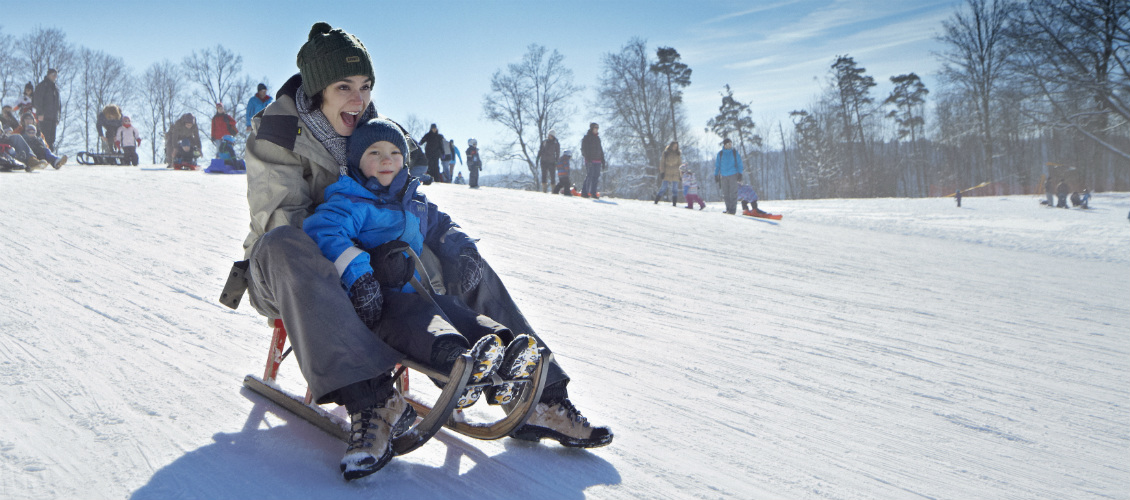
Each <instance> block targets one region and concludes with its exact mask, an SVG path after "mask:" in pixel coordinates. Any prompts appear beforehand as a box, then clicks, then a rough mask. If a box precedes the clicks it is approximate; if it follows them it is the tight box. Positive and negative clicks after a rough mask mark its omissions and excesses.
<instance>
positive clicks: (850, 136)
mask: <svg viewBox="0 0 1130 500" xmlns="http://www.w3.org/2000/svg"><path fill="white" fill-rule="evenodd" d="M939 40H940V41H941V42H942V45H943V47H944V49H943V50H942V51H941V52H940V53H938V54H934V56H935V57H936V58H937V59H938V61H939V63H940V69H939V71H938V75H939V77H940V78H939V80H940V82H941V83H940V86H939V88H937V89H928V88H926V86H925V84H924V83H923V82H922V80H921V78H920V77H919V76H918V75H916V74H915V73H905V74H900V75H893V76H890V77H889V78H890V81H891V83H892V84H893V86H894V87H893V90H892V91H891V92H890V94H888V95H886V96H876V95H874V93H873V92H872V89H873V87H875V86H876V82H875V77H874V76H872V75H869V74H868V73H867V70H866V68H864V67H862V66H861V65H860V64H859V63H858V62H857V61H856V60H855V58H853V57H852V56H850V55H848V54H843V55H836V56H835V57H834V58H832V59H831V61H830V62H831V63H830V65H829V71H828V74H827V76H826V79H825V83H824V86H823V87H822V89H821V94H820V95H819V97H818V98H816V100H815V101H814V102H811V103H808V104H807V105H805V106H803V107H801V108H798V109H796V110H795V111H793V112H791V113H790V122H791V123H787V124H782V123H780V122H778V123H774V124H771V125H769V126H767V127H758V125H757V124H756V123H755V122H754V120H753V118H752V116H753V110H754V109H756V106H757V103H755V102H741V101H740V100H738V99H736V98H735V97H734V92H735V90H737V89H734V88H732V87H731V86H730V85H728V84H727V85H725V86H724V87H723V89H722V91H721V92H720V96H721V101H720V105H719V107H718V113H717V115H715V116H714V117H713V118H711V119H710V120H709V121H708V123H706V124H705V125H706V127H705V128H704V130H705V131H706V132H707V133H708V134H712V135H713V136H716V137H717V138H718V142H717V143H714V144H702V143H701V141H700V140H699V139H698V138H696V137H695V136H694V135H693V134H691V133H690V131H691V130H693V129H695V128H696V127H697V126H698V125H697V124H691V123H688V122H687V120H686V114H685V111H684V103H683V102H682V99H681V96H682V89H684V88H686V87H687V86H689V85H690V84H691V78H690V76H691V68H690V67H689V66H687V65H686V64H685V63H683V62H682V61H681V57H680V56H679V54H678V51H677V50H675V49H674V48H672V47H662V46H661V47H657V48H656V49H655V50H654V51H652V50H651V49H649V48H648V46H647V42H646V41H645V40H642V39H640V38H632V39H631V40H629V41H628V43H627V44H625V45H624V46H623V47H621V48H620V50H619V51H616V52H610V53H607V54H605V55H604V56H603V57H602V60H601V69H600V74H599V76H598V81H597V83H596V88H595V92H594V93H595V100H594V101H593V102H592V103H591V105H592V109H591V110H590V112H592V113H593V114H594V115H595V116H596V117H597V118H596V121H600V122H602V125H603V126H602V128H601V130H602V138H603V139H604V143H605V151H606V156H607V157H609V158H610V163H611V165H612V166H611V168H610V169H609V172H608V173H607V174H606V175H605V176H602V184H603V188H604V189H603V191H606V192H609V193H614V194H615V195H617V196H620V197H626V198H636V199H650V198H651V197H652V196H653V195H654V193H655V189H656V181H655V174H656V172H657V166H658V165H659V159H660V158H661V156H662V151H663V149H664V148H665V147H666V146H667V144H668V143H669V142H671V141H673V140H676V139H679V142H680V146H681V149H682V151H683V157H684V159H685V160H686V161H687V163H688V164H689V165H693V166H694V167H695V168H696V170H697V172H698V174H699V175H698V178H699V179H700V184H701V185H702V188H704V189H705V190H706V193H705V194H706V195H707V196H709V197H711V198H714V199H717V198H718V193H717V190H716V188H715V186H714V183H713V182H704V181H705V180H708V179H712V177H713V168H714V167H713V156H714V154H715V153H716V152H717V151H718V149H719V148H720V144H721V140H722V139H723V138H726V137H729V138H731V139H732V140H733V141H734V145H735V147H736V148H737V149H738V151H739V152H740V153H741V155H742V158H743V160H744V164H745V168H746V173H747V175H748V179H750V180H751V182H752V183H753V185H754V187H755V188H757V190H758V192H759V193H761V194H762V196H763V197H768V198H827V197H886V196H907V197H921V196H938V195H942V194H953V193H954V191H955V190H958V189H962V190H966V189H970V188H973V187H975V186H983V191H980V192H982V193H992V194H1019V193H1032V192H1036V191H1040V192H1042V189H1043V186H1042V185H1041V180H1042V179H1044V178H1045V177H1047V176H1051V177H1054V178H1055V180H1056V182H1058V180H1060V179H1066V180H1068V182H1069V183H1070V184H1072V189H1073V190H1082V189H1083V188H1090V189H1091V190H1100V191H1106V190H1118V191H1127V190H1130V70H1128V66H1130V0H1031V1H1027V2H1017V1H1011V0H966V2H965V3H964V4H963V5H961V6H959V7H958V8H956V9H955V12H954V13H953V14H952V15H951V16H950V17H949V18H948V19H947V20H945V21H944V22H943V23H942V30H941V35H940V36H939ZM563 60H564V58H563V56H561V54H560V53H559V52H557V51H556V50H553V51H550V50H548V49H547V48H545V47H543V46H540V45H537V44H532V45H530V46H528V48H527V52H526V54H525V55H524V56H523V58H522V60H521V61H519V62H517V63H512V64H509V65H507V67H505V68H502V69H499V70H497V71H496V72H495V73H494V75H493V76H492V78H491V89H490V91H489V92H488V93H486V94H485V95H484V96H483V113H484V116H486V117H487V118H488V119H490V120H491V121H494V122H496V123H498V124H500V125H501V126H503V128H505V129H506V130H507V131H508V134H509V136H508V139H507V140H505V141H503V142H502V143H501V144H499V145H497V147H496V148H494V150H493V151H492V152H493V154H494V156H495V157H496V158H499V159H504V160H512V161H518V162H520V163H524V164H525V165H526V166H528V168H529V173H530V176H529V177H526V176H525V175H524V174H523V175H522V176H521V178H520V179H517V180H515V181H513V182H512V184H514V185H521V186H524V187H528V188H531V189H535V188H536V184H537V182H536V181H532V182H531V181H530V179H531V178H532V179H537V177H538V171H539V170H538V161H537V158H538V150H539V147H540V144H542V142H543V141H544V140H545V138H546V135H547V133H548V132H549V131H550V130H556V131H557V132H558V137H561V131H562V130H563V129H566V128H567V124H568V121H569V117H571V116H572V115H573V114H574V113H575V110H576V105H575V97H576V96H577V94H579V93H580V91H581V90H582V89H583V87H580V86H578V85H576V84H574V83H573V79H572V71H571V70H570V69H569V68H568V67H567V66H566V65H565V64H564V61H563ZM766 137H772V138H773V139H775V140H778V141H779V144H781V147H780V149H773V150H770V149H768V148H767V147H766V145H765V143H766V140H765V138H766ZM562 147H565V146H564V145H563V146H562ZM974 194H976V192H975V193H974Z"/></svg>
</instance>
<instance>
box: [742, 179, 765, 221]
mask: <svg viewBox="0 0 1130 500" xmlns="http://www.w3.org/2000/svg"><path fill="white" fill-rule="evenodd" d="M738 201H740V202H742V212H752V213H762V214H763V213H765V212H762V211H761V209H759V208H757V191H754V190H753V186H751V185H749V184H739V185H738Z"/></svg>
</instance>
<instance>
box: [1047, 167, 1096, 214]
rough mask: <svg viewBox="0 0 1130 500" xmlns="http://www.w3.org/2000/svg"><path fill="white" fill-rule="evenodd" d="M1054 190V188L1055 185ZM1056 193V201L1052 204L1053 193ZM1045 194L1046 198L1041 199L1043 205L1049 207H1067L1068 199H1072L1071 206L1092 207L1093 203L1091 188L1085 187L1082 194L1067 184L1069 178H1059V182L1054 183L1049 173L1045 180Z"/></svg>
mask: <svg viewBox="0 0 1130 500" xmlns="http://www.w3.org/2000/svg"><path fill="white" fill-rule="evenodd" d="M1052 186H1055V187H1054V190H1053V187H1052ZM1053 193H1054V194H1055V197H1056V202H1055V204H1054V205H1053V204H1052V194H1053ZM1044 195H1045V196H1046V199H1044V200H1040V204H1041V205H1047V206H1049V207H1052V206H1054V207H1056V208H1067V202H1068V200H1070V201H1071V206H1073V207H1079V208H1090V205H1091V190H1090V189H1088V188H1084V189H1083V192H1082V194H1080V193H1079V191H1074V192H1072V191H1071V187H1070V186H1069V185H1068V184H1067V179H1063V178H1061V179H1059V183H1058V184H1054V183H1053V181H1052V176H1051V175H1050V174H1049V175H1048V178H1047V179H1046V180H1045V181H1044Z"/></svg>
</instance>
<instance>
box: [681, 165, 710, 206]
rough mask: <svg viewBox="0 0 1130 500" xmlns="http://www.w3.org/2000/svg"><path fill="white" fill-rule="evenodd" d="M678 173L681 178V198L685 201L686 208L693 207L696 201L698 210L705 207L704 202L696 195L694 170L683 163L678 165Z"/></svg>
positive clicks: (696, 180)
mask: <svg viewBox="0 0 1130 500" xmlns="http://www.w3.org/2000/svg"><path fill="white" fill-rule="evenodd" d="M679 173H680V174H681V175H682V178H683V199H685V200H686V201H687V208H692V209H693V208H694V204H695V203H698V209H699V210H702V209H704V208H706V202H704V201H702V197H701V196H699V195H698V179H696V178H695V175H694V170H691V169H690V167H688V166H687V164H686V163H684V164H682V165H680V166H679Z"/></svg>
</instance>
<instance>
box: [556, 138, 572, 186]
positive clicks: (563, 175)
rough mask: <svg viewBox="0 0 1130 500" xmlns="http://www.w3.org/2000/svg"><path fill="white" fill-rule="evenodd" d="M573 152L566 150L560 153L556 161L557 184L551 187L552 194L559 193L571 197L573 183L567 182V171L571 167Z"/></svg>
mask: <svg viewBox="0 0 1130 500" xmlns="http://www.w3.org/2000/svg"><path fill="white" fill-rule="evenodd" d="M572 159H573V152H572V151H569V150H568V149H566V150H565V152H564V153H561V159H560V160H558V161H557V167H556V168H557V184H554V185H553V194H557V193H558V192H560V193H561V194H563V195H565V196H573V183H572V182H570V181H569V171H570V169H571V167H572V165H571V163H572V162H571V161H570V160H572Z"/></svg>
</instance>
